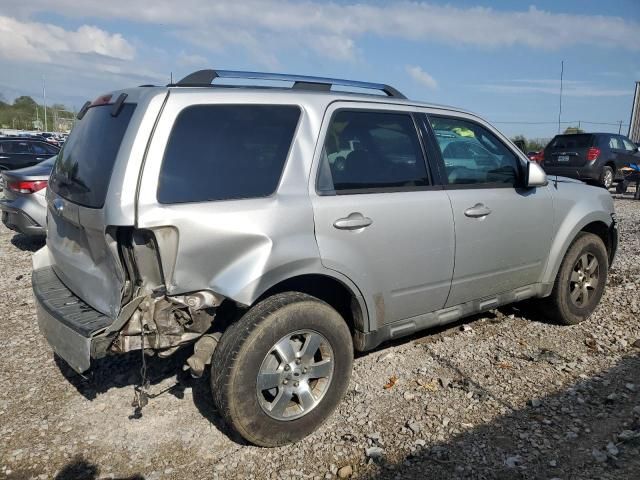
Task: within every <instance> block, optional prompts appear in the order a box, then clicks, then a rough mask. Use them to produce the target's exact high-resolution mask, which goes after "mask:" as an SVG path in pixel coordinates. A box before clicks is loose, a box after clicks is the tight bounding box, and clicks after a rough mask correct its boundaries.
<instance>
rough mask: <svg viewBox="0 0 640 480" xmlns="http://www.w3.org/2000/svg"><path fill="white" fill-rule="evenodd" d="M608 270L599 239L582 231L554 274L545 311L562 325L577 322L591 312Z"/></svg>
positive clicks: (600, 295)
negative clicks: (553, 281)
mask: <svg viewBox="0 0 640 480" xmlns="http://www.w3.org/2000/svg"><path fill="white" fill-rule="evenodd" d="M608 271H609V261H608V255H607V249H606V247H605V246H604V243H603V242H602V239H601V238H600V237H598V236H597V235H594V234H593V233H586V232H582V233H580V234H579V235H578V237H577V238H576V239H575V240H574V242H573V244H571V246H570V247H569V250H568V251H567V253H566V255H565V257H564V259H563V260H562V265H561V266H560V270H559V271H558V275H557V276H556V280H555V283H554V285H553V291H552V292H551V295H550V296H549V297H548V298H547V299H545V302H546V305H545V306H546V309H545V310H546V313H547V314H549V315H550V316H551V317H552V318H553V319H555V320H556V321H557V322H559V323H562V324H565V325H575V324H577V323H580V322H582V321H584V320H586V319H587V318H589V316H590V315H591V314H592V313H593V311H594V310H595V308H596V307H597V306H598V303H599V302H600V299H601V298H602V294H603V293H604V286H605V282H606V281H607V274H608Z"/></svg>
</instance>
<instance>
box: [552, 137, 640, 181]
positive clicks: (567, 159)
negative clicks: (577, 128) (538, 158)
mask: <svg viewBox="0 0 640 480" xmlns="http://www.w3.org/2000/svg"><path fill="white" fill-rule="evenodd" d="M628 163H640V153H638V147H637V145H636V144H635V143H633V142H632V141H631V140H629V139H628V138H627V137H625V136H624V135H618V134H614V133H576V134H567V135H556V136H555V137H554V138H553V140H551V141H550V142H549V144H548V145H547V146H546V147H545V149H544V160H543V162H542V166H543V167H544V169H545V171H546V172H547V174H549V175H562V176H564V177H571V178H578V179H580V180H585V181H588V182H592V183H597V184H599V185H601V186H603V187H605V188H609V187H610V186H611V184H612V183H613V181H614V180H616V179H621V178H622V175H621V174H620V168H621V167H623V166H625V165H626V164H628Z"/></svg>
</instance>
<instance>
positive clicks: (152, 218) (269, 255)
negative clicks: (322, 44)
mask: <svg viewBox="0 0 640 480" xmlns="http://www.w3.org/2000/svg"><path fill="white" fill-rule="evenodd" d="M305 98H306V101H303V102H301V101H298V100H299V99H298V97H292V96H291V95H287V94H286V93H284V94H281V95H279V94H278V93H277V92H269V93H268V94H262V93H260V92H246V91H244V92H240V93H238V94H234V93H233V92H229V91H222V92H216V91H212V90H208V89H207V90H203V89H186V88H181V89H179V90H172V91H171V92H170V94H169V97H168V100H167V102H166V104H165V105H164V108H163V112H162V115H161V116H160V119H159V121H158V123H157V125H156V129H155V132H154V135H153V138H152V140H151V143H150V145H149V149H148V153H147V157H146V161H145V164H144V168H143V172H142V179H141V182H140V185H139V193H138V205H137V207H138V216H137V222H136V225H137V227H138V228H147V229H151V230H155V231H157V232H158V234H157V235H156V238H157V239H158V246H159V250H160V256H161V257H162V263H163V269H164V275H165V281H166V283H167V290H168V293H169V294H180V293H186V292H192V291H197V290H203V289H208V290H212V291H214V292H216V293H219V294H221V295H224V296H225V297H227V298H230V299H232V300H234V301H236V302H238V303H240V304H244V305H251V304H252V303H254V302H255V300H256V299H257V298H259V297H260V295H261V294H263V293H264V292H265V291H266V290H268V289H269V288H270V287H272V286H273V285H276V284H277V283H279V282H280V281H283V280H286V279H289V278H292V277H295V276H297V275H303V274H322V275H327V276H330V277H333V278H336V279H337V280H339V281H341V282H342V283H344V284H345V285H346V286H347V287H348V288H349V289H350V290H351V291H352V292H353V293H354V295H355V296H356V297H360V293H359V291H358V289H357V287H356V286H355V285H354V284H353V282H351V281H350V280H349V279H348V278H347V277H345V276H344V275H341V274H340V273H339V272H335V271H332V270H328V269H326V268H324V267H323V266H322V263H321V262H320V254H319V251H318V245H317V243H316V239H315V232H314V217H313V210H312V205H311V200H310V198H309V194H308V183H309V172H310V170H311V161H312V157H313V155H312V152H313V151H314V149H315V147H316V142H317V137H318V132H319V129H320V121H321V120H322V116H323V113H324V109H325V108H326V103H327V100H326V96H325V98H323V97H322V96H318V99H317V101H314V97H313V96H311V98H309V96H305ZM206 104H216V105H220V104H268V105H272V104H282V105H296V106H298V107H299V108H300V111H301V114H300V120H299V123H298V127H297V131H296V134H295V136H294V140H293V143H292V145H291V149H290V151H289V155H288V157H287V161H286V163H285V166H284V170H283V173H282V177H281V179H280V183H279V186H278V188H277V190H276V193H274V194H273V195H271V196H269V197H266V198H251V199H240V200H223V201H211V202H192V203H183V204H171V205H170V204H161V203H159V202H158V200H157V184H158V177H159V173H160V168H161V164H162V159H163V155H164V150H165V148H166V145H167V142H168V139H169V136H170V133H171V129H172V126H173V124H174V122H175V119H176V118H177V116H178V114H179V113H180V112H181V111H182V110H183V109H184V108H187V107H190V106H193V105H206ZM185 168H189V166H188V164H185ZM250 174H251V172H247V175H250ZM163 227H172V228H171V229H165V228H163Z"/></svg>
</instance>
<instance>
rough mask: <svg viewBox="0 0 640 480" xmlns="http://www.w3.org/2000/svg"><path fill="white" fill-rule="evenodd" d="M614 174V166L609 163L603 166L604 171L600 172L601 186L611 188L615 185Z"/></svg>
mask: <svg viewBox="0 0 640 480" xmlns="http://www.w3.org/2000/svg"><path fill="white" fill-rule="evenodd" d="M614 176H615V172H614V171H613V168H611V167H610V166H608V165H605V166H604V167H602V172H600V182H599V183H600V186H601V187H603V188H606V189H607V190H609V189H610V188H611V186H612V185H613V179H614Z"/></svg>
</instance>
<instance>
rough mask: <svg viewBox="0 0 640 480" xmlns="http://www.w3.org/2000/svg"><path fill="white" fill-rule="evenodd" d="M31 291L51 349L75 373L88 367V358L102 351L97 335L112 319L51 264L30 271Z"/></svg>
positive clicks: (41, 326)
mask: <svg viewBox="0 0 640 480" xmlns="http://www.w3.org/2000/svg"><path fill="white" fill-rule="evenodd" d="M31 283H32V286H33V294H34V297H35V303H36V310H37V315H38V326H39V327H40V331H41V332H42V334H43V335H44V337H45V338H46V339H47V342H48V343H49V345H51V347H52V348H53V350H54V351H55V352H56V354H58V356H60V357H61V358H62V359H64V361H65V362H67V363H68V364H69V366H70V367H71V368H73V369H74V370H75V371H76V372H78V373H83V372H86V371H87V370H89V368H90V367H91V359H92V358H99V357H101V356H103V355H104V352H102V351H98V350H99V349H100V347H104V342H100V341H98V338H97V337H98V336H99V334H101V333H102V332H104V330H105V329H106V328H107V327H108V326H109V325H111V324H112V323H113V320H112V319H111V318H109V317H107V316H106V315H104V314H102V313H100V312H98V311H97V310H95V309H93V308H92V307H91V306H89V305H88V304H86V303H85V302H83V301H82V300H81V299H80V298H79V297H77V296H76V295H75V294H74V293H73V292H72V291H71V290H69V289H68V288H67V287H66V286H65V285H64V283H62V281H61V280H60V279H59V278H58V276H57V275H56V274H55V272H54V270H53V268H52V267H51V266H47V267H44V268H40V269H37V270H34V271H33V274H32V276H31Z"/></svg>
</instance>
